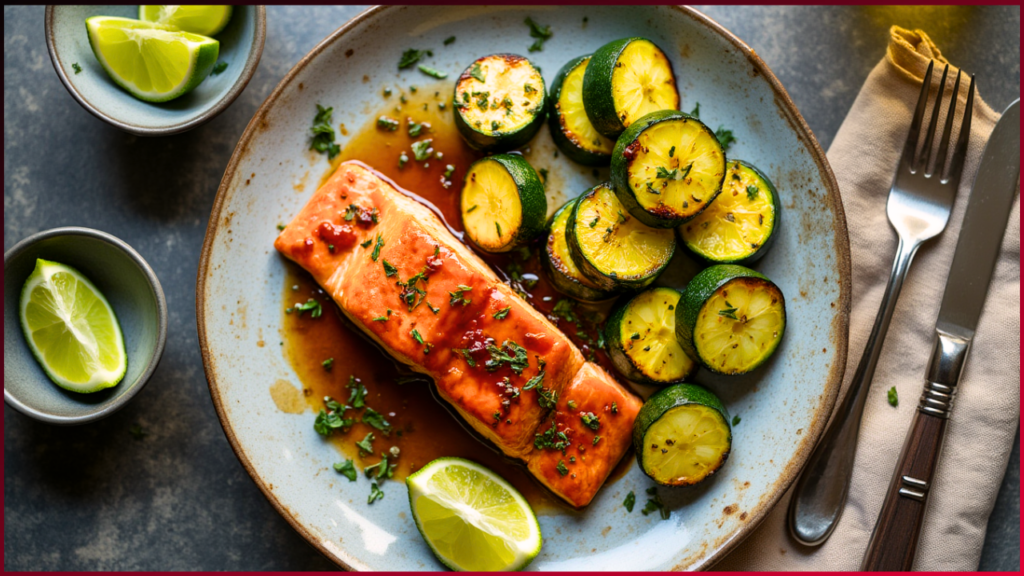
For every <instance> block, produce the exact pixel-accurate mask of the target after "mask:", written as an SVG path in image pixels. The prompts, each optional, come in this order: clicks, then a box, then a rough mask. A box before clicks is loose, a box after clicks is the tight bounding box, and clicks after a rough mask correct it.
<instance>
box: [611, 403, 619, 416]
mask: <svg viewBox="0 0 1024 576" xmlns="http://www.w3.org/2000/svg"><path fill="white" fill-rule="evenodd" d="M618 413H619V403H618V402H612V414H618Z"/></svg>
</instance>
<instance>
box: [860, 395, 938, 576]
mask: <svg viewBox="0 0 1024 576" xmlns="http://www.w3.org/2000/svg"><path fill="white" fill-rule="evenodd" d="M945 431H946V418H943V417H940V416H933V415H930V414H927V413H925V412H921V411H918V412H916V413H915V416H914V423H913V424H912V425H911V427H910V432H909V433H908V434H907V439H906V442H905V443H904V444H903V451H902V452H900V459H899V462H898V464H897V465H896V472H895V473H894V474H893V477H892V481H891V482H890V483H889V489H888V491H887V492H886V495H885V503H884V504H882V511H881V513H879V515H878V523H877V524H876V525H875V531H874V532H873V533H872V535H871V541H870V542H869V543H868V550H867V553H866V554H865V555H864V563H863V564H862V565H861V570H865V571H883V570H884V571H897V570H901V571H906V570H910V569H911V567H912V566H913V564H914V554H915V552H916V551H917V539H918V536H919V535H920V534H921V524H922V521H923V520H924V511H925V505H926V504H927V502H928V490H929V489H930V488H931V484H932V477H933V476H934V474H935V466H936V464H937V463H938V460H939V450H940V449H941V448H942V437H943V435H944V434H945Z"/></svg>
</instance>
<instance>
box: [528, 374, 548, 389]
mask: <svg viewBox="0 0 1024 576" xmlns="http://www.w3.org/2000/svg"><path fill="white" fill-rule="evenodd" d="M543 381H544V372H543V371H542V372H538V373H537V375H536V376H534V377H533V378H530V379H529V380H527V381H526V386H523V390H533V389H534V388H536V387H537V386H540V387H541V388H544V387H543V386H541V382H543Z"/></svg>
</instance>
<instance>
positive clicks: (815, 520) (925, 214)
mask: <svg viewBox="0 0 1024 576" xmlns="http://www.w3.org/2000/svg"><path fill="white" fill-rule="evenodd" d="M933 65H934V61H933V62H931V63H929V64H928V71H927V72H926V73H925V75H924V81H923V83H922V85H921V95H920V96H919V97H918V100H917V108H916V110H915V111H914V117H913V120H912V121H911V123H910V132H909V134H907V142H906V144H905V145H904V146H903V153H902V155H901V156H900V162H899V166H897V168H896V174H895V176H894V178H893V183H892V188H891V189H890V190H889V200H888V203H887V205H886V214H887V215H888V217H889V223H890V224H892V227H893V228H894V229H895V230H896V233H897V234H898V235H899V246H898V248H897V249H896V258H895V260H894V262H893V266H892V273H891V274H890V276H889V283H888V285H887V286H886V289H885V294H884V295H883V296H882V303H881V306H880V308H879V310H878V316H876V317H875V325H874V326H873V327H872V328H871V334H870V335H869V336H868V341H867V345H866V346H865V349H864V353H863V355H862V356H861V359H860V364H858V365H857V371H856V372H855V373H854V375H853V381H852V382H851V383H850V389H849V391H848V392H847V395H846V397H845V398H844V400H843V403H842V404H841V405H840V406H839V410H838V411H837V413H836V415H835V418H834V419H833V421H832V424H831V425H830V426H829V428H828V430H826V432H825V434H824V435H823V436H822V437H821V441H820V442H819V443H818V445H817V447H816V448H815V449H814V452H813V453H812V454H811V457H810V458H809V459H808V461H807V465H806V467H805V469H804V471H803V474H802V475H801V476H800V479H799V480H798V481H797V484H796V489H795V490H794V491H793V497H792V500H791V501H790V506H789V517H788V520H789V529H790V533H791V534H792V535H793V537H794V538H795V539H796V540H797V541H798V542H800V543H801V544H804V545H806V546H818V545H820V544H821V543H823V542H824V541H825V540H826V539H828V537H829V536H830V535H831V534H832V530H833V529H835V527H836V523H837V522H838V521H839V517H840V516H841V515H842V513H843V506H844V505H845V504H846V497H847V495H848V494H849V489H850V475H851V473H852V471H853V461H854V455H855V453H856V448H857V433H858V431H859V429H860V421H861V416H862V414H863V412H864V401H865V399H866V398H867V392H868V389H869V388H870V385H871V378H872V376H874V373H875V366H876V365H877V364H878V358H879V356H880V354H881V351H882V343H883V342H884V341H885V333H886V331H887V330H888V329H889V321H890V320H891V319H892V313H893V310H894V309H895V308H896V300H897V298H899V294H900V289H901V288H902V287H903V280H904V279H905V278H906V276H907V272H908V270H909V269H910V263H911V261H912V260H913V259H914V254H915V253H916V252H917V249H918V248H919V247H920V246H921V244H922V243H923V242H925V241H927V240H929V239H931V238H934V237H935V236H937V235H938V234H939V233H940V232H942V230H943V229H945V227H946V223H947V222H948V221H949V213H950V211H951V210H952V207H953V200H954V199H955V198H956V191H957V188H959V187H960V176H961V173H962V171H963V164H964V157H965V156H966V154H967V140H968V137H969V136H968V135H969V134H970V131H971V111H972V108H973V105H974V76H973V75H972V76H971V84H970V89H969V90H968V93H967V103H966V107H965V111H964V116H963V121H962V123H961V125H960V135H959V137H958V138H957V143H956V147H955V148H954V149H953V150H952V151H951V152H950V154H949V155H950V156H951V158H950V161H949V170H948V171H946V173H945V174H944V168H945V165H946V156H947V153H946V151H947V149H948V148H949V140H950V132H951V131H952V127H953V119H954V117H955V116H956V104H957V96H958V95H959V93H960V76H961V73H960V72H957V75H956V82H955V83H954V85H953V96H952V98H951V99H950V104H949V112H948V113H947V114H946V121H945V125H944V127H943V130H942V136H941V137H940V140H939V146H938V149H937V150H936V152H935V154H934V155H932V154H930V152H931V149H932V144H933V143H934V138H935V129H936V124H937V123H938V118H939V109H940V108H942V96H943V92H944V90H945V87H946V75H947V73H948V72H949V65H948V64H947V65H946V67H945V68H944V69H943V71H942V81H941V82H940V84H939V89H938V93H937V95H936V98H935V101H934V104H933V106H932V113H931V121H930V122H929V123H928V129H927V132H926V134H925V139H924V145H923V146H921V150H920V152H918V136H919V133H920V131H921V123H922V121H923V119H924V115H925V110H926V109H927V107H928V92H929V88H930V87H931V79H932V69H933ZM933 163H934V166H935V167H934V168H930V167H931V166H932V165H933Z"/></svg>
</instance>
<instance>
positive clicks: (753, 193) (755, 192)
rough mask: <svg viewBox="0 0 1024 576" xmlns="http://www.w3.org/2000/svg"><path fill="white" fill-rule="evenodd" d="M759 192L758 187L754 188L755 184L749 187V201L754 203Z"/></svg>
mask: <svg viewBox="0 0 1024 576" xmlns="http://www.w3.org/2000/svg"><path fill="white" fill-rule="evenodd" d="M759 192H760V190H759V189H758V187H757V186H754V185H753V184H751V185H749V186H747V200H749V201H751V202H753V201H754V200H756V199H757V195H758V193H759Z"/></svg>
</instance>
